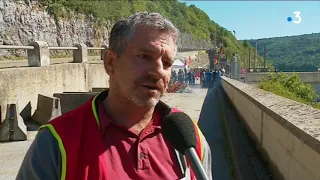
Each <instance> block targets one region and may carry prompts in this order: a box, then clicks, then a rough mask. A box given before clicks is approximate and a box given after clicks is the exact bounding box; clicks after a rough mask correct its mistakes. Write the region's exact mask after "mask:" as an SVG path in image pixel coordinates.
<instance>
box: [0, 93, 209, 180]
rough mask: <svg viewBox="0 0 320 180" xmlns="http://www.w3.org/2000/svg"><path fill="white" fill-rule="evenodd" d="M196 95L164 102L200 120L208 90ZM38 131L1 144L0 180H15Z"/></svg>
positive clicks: (176, 96) (171, 97)
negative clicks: (23, 139) (24, 138)
mask: <svg viewBox="0 0 320 180" xmlns="http://www.w3.org/2000/svg"><path fill="white" fill-rule="evenodd" d="M193 90H194V92H195V93H189V94H178V93H172V94H167V95H166V96H165V97H163V99H162V100H163V101H164V102H166V103H168V104H169V105H170V106H175V107H177V108H179V109H180V110H183V111H185V112H186V113H187V114H188V115H189V116H190V117H191V118H193V119H195V120H198V119H199V116H200V111H201V107H202V104H203V101H204V98H205V96H206V93H207V90H206V89H200V88H194V89H193ZM35 135H36V131H28V140H27V141H19V142H9V143H0V180H14V179H15V176H16V174H17V171H18V170H19V168H20V165H21V163H22V160H23V157H24V155H25V153H26V152H27V150H28V148H29V146H30V145H31V143H32V141H33V139H34V137H35Z"/></svg>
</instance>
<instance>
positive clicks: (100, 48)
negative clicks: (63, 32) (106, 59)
mask: <svg viewBox="0 0 320 180" xmlns="http://www.w3.org/2000/svg"><path fill="white" fill-rule="evenodd" d="M87 49H88V50H104V49H106V48H103V47H87Z"/></svg>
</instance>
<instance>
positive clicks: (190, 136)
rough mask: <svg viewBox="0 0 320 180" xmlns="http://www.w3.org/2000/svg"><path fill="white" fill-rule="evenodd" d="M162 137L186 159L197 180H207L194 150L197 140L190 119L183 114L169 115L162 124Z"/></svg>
mask: <svg viewBox="0 0 320 180" xmlns="http://www.w3.org/2000/svg"><path fill="white" fill-rule="evenodd" d="M162 132H163V136H164V137H165V138H166V139H167V140H168V141H169V142H170V144H171V145H172V146H173V147H174V148H175V149H177V150H178V151H179V152H180V153H182V154H184V155H185V156H186V157H187V160H188V161H189V163H190V165H191V169H192V170H193V172H194V174H195V176H196V178H197V180H209V179H208V177H207V174H206V172H205V171H204V169H203V167H202V165H201V162H200V159H199V157H198V155H197V152H196V150H195V148H196V144H197V140H196V132H195V127H194V124H193V122H192V120H191V118H190V117H189V116H188V115H187V114H185V113H183V112H177V113H171V114H169V115H167V116H166V117H165V118H164V120H163V122H162Z"/></svg>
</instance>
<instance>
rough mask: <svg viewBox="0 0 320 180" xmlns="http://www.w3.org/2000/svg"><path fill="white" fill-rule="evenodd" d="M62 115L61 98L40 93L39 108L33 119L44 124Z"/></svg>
mask: <svg viewBox="0 0 320 180" xmlns="http://www.w3.org/2000/svg"><path fill="white" fill-rule="evenodd" d="M60 115H61V106H60V99H59V98H55V97H48V96H43V95H41V94H39V95H38V103H37V109H36V110H35V112H34V114H33V115H32V120H33V121H35V122H37V123H38V124H40V125H42V124H45V123H47V122H48V121H50V120H52V119H54V118H56V117H58V116H60Z"/></svg>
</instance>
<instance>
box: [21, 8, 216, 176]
mask: <svg viewBox="0 0 320 180" xmlns="http://www.w3.org/2000/svg"><path fill="white" fill-rule="evenodd" d="M178 37H179V32H178V29H177V28H176V27H175V26H174V25H173V24H172V23H171V22H170V21H169V20H167V19H165V18H163V17H162V16H161V15H160V14H158V13H146V12H143V13H136V14H133V15H131V16H130V17H129V18H128V19H126V20H121V21H119V22H117V23H116V24H115V25H114V26H113V27H112V30H111V35H110V39H109V42H110V46H109V49H108V50H106V51H105V54H104V68H105V70H106V72H107V73H108V75H109V77H110V85H109V89H107V90H105V91H103V92H101V93H100V94H98V95H97V96H95V98H93V99H91V100H90V101H88V102H87V103H85V104H83V105H82V106H81V107H79V108H77V109H75V110H73V111H70V112H67V113H65V114H63V115H62V116H60V117H58V118H56V119H54V120H52V121H50V122H48V124H46V125H44V126H42V127H41V128H40V130H39V133H38V134H37V136H36V138H35V140H34V141H33V143H32V145H31V146H30V148H29V150H28V152H27V154H26V156H25V158H24V160H23V163H22V165H21V168H20V170H19V173H18V175H17V180H65V179H66V180H107V179H108V180H132V179H134V180H150V179H154V180H160V179H161V180H177V179H187V180H191V179H195V176H194V173H193V171H191V172H190V171H188V169H186V168H184V167H185V166H183V165H182V164H181V162H185V161H184V159H185V158H184V157H183V155H182V154H180V153H179V152H177V151H176V150H175V149H174V148H173V147H172V146H171V145H170V144H169V143H168V141H167V140H166V139H164V137H163V134H162V130H161V128H162V121H163V117H164V116H166V115H167V114H169V113H171V112H177V111H179V110H177V109H175V108H171V107H169V106H168V105H166V104H165V103H164V102H162V101H160V98H161V97H162V96H163V94H164V93H165V92H166V90H167V87H168V83H169V80H170V76H171V70H172V64H173V60H174V57H175V55H176V49H177V38H178ZM194 128H195V130H196V131H197V132H199V134H198V135H197V137H196V139H198V140H197V148H196V149H197V150H196V153H197V155H198V157H199V158H200V159H201V163H202V165H203V167H204V169H205V171H206V173H207V175H208V176H209V179H212V175H211V153H210V148H209V146H208V143H207V141H206V139H205V137H204V136H203V135H202V133H201V131H198V128H197V126H196V125H195V126H194ZM200 139H201V141H200ZM184 172H190V173H186V174H184Z"/></svg>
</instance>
